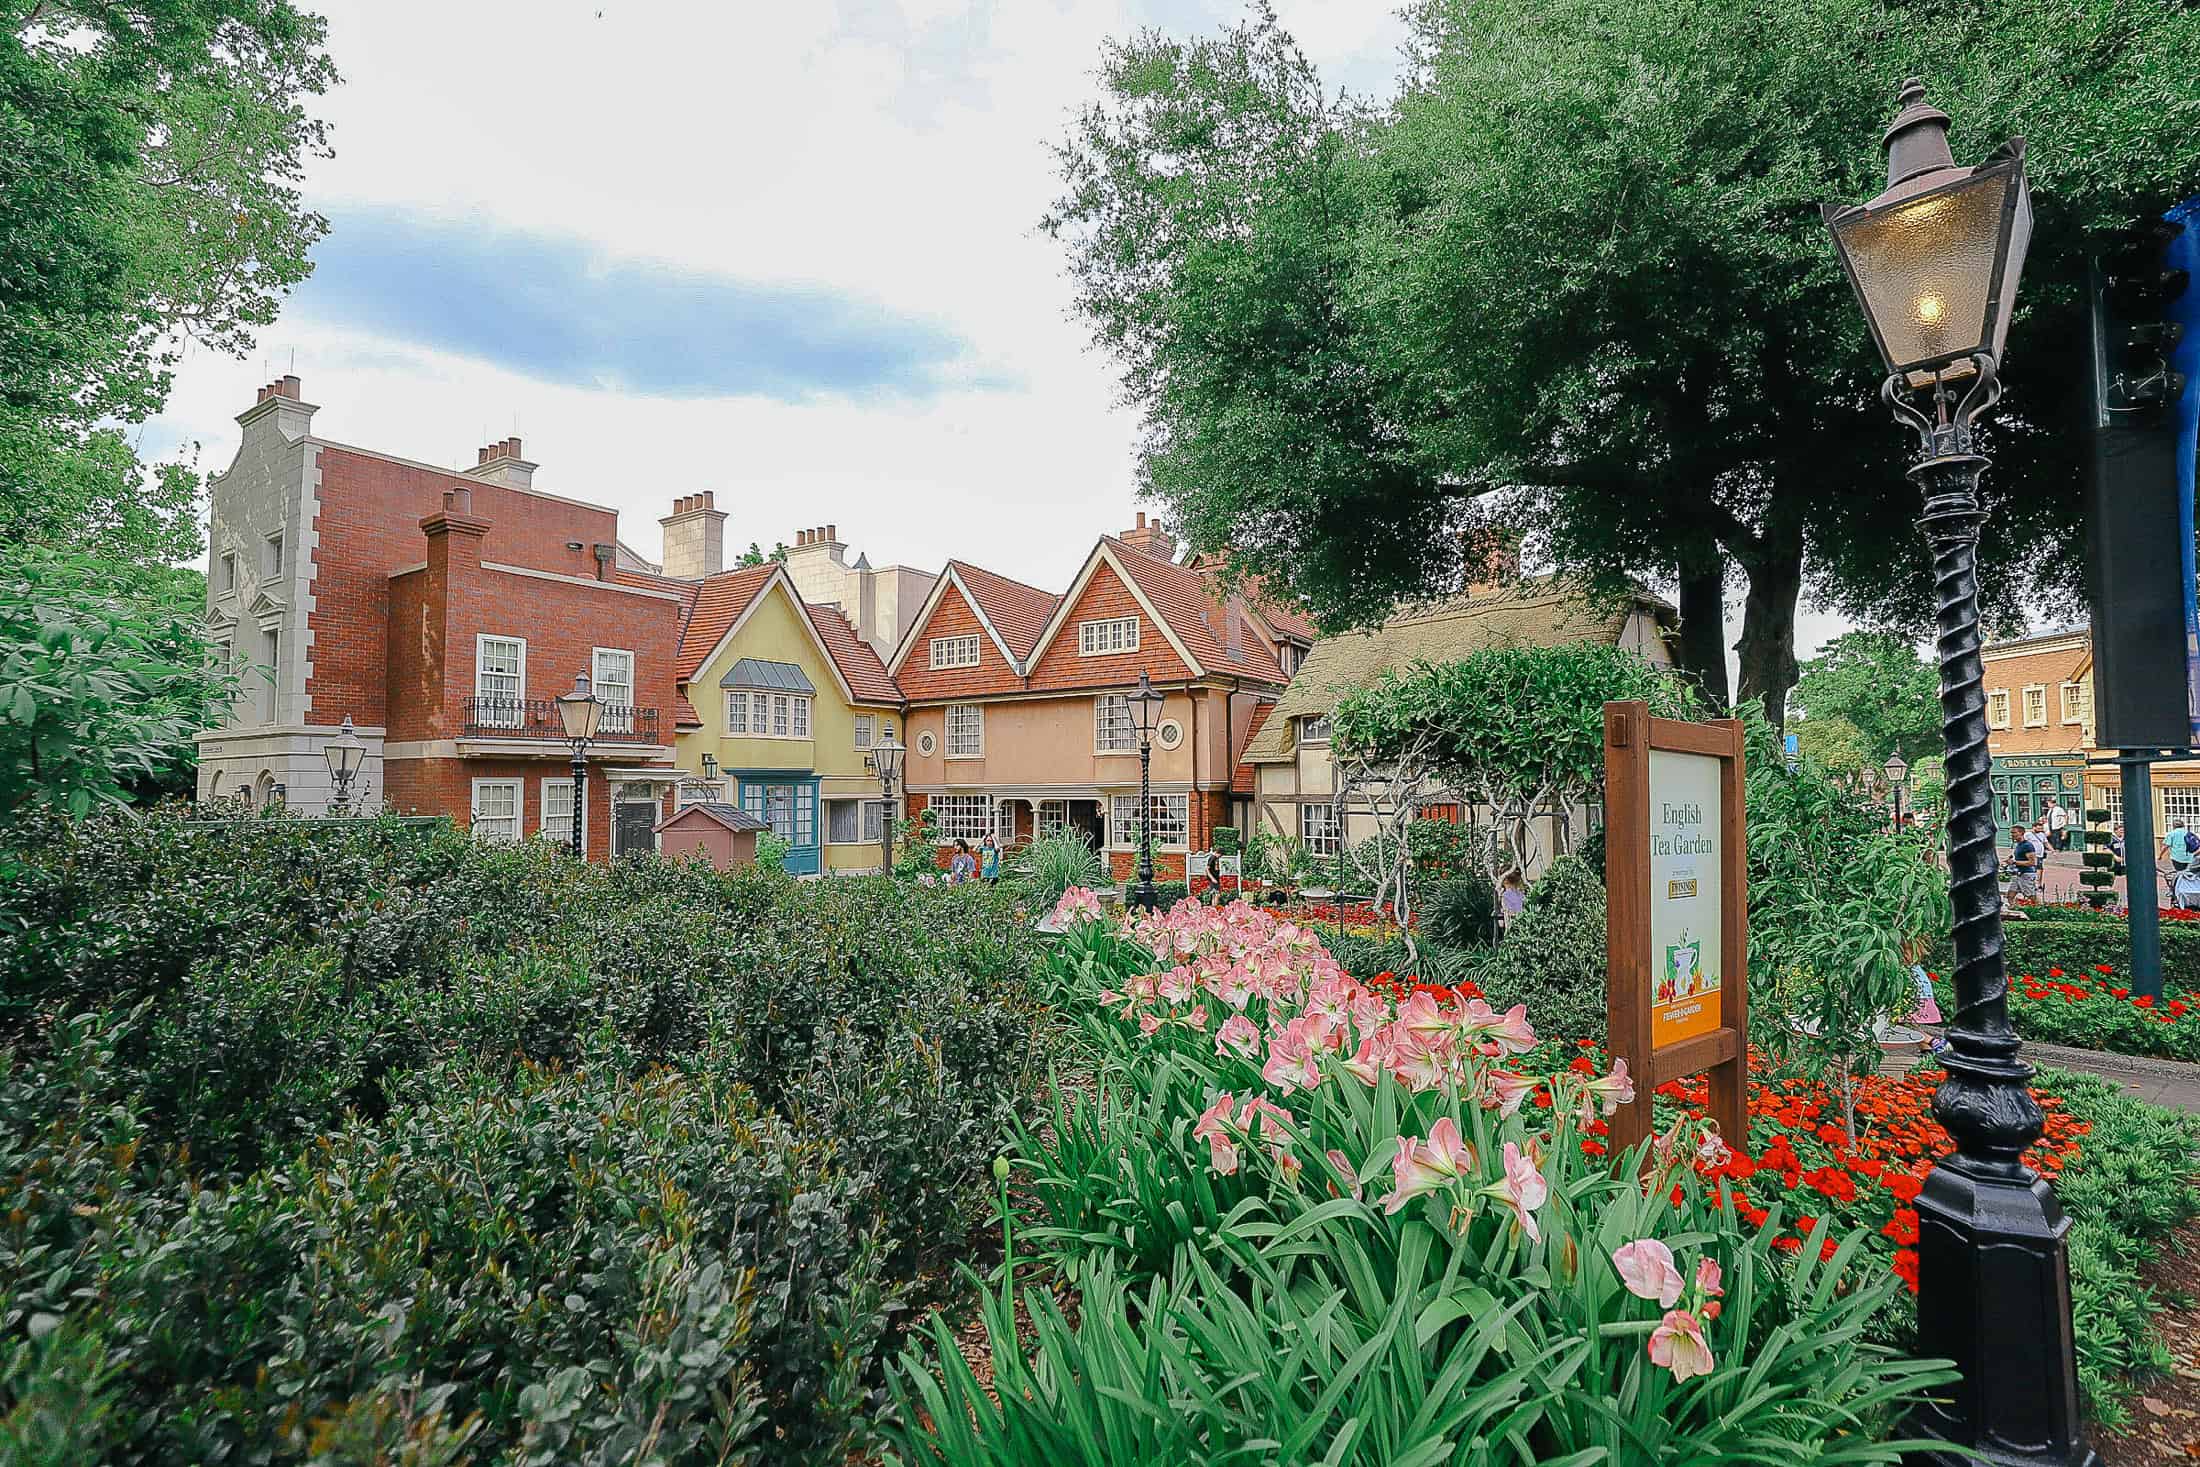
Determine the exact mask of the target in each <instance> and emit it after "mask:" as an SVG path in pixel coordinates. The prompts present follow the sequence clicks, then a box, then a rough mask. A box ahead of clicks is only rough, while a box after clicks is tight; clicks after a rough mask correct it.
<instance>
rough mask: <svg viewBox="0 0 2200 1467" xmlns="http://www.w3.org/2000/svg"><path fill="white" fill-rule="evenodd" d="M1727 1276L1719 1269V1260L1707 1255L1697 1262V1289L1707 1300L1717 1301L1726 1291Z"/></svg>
mask: <svg viewBox="0 0 2200 1467" xmlns="http://www.w3.org/2000/svg"><path fill="white" fill-rule="evenodd" d="M1725 1281H1726V1275H1725V1273H1724V1272H1722V1271H1721V1270H1720V1268H1719V1260H1718V1259H1716V1258H1713V1257H1712V1256H1711V1255H1710V1254H1708V1253H1706V1254H1705V1255H1704V1256H1703V1257H1701V1258H1699V1259H1697V1260H1696V1288H1697V1290H1698V1291H1699V1292H1701V1293H1702V1294H1703V1296H1704V1297H1705V1298H1707V1299H1716V1298H1718V1297H1719V1296H1720V1295H1721V1294H1723V1293H1725V1292H1726V1290H1725V1288H1724V1287H1722V1286H1723V1284H1724V1283H1725Z"/></svg>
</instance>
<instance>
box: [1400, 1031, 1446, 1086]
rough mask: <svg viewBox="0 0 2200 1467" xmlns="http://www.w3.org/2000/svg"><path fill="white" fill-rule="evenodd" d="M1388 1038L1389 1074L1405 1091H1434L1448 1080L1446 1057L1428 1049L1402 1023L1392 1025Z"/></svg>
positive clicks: (1430, 1048) (1438, 1051)
mask: <svg viewBox="0 0 2200 1467" xmlns="http://www.w3.org/2000/svg"><path fill="white" fill-rule="evenodd" d="M1386 1032H1387V1033H1388V1034H1389V1035H1390V1073H1391V1074H1393V1075H1395V1076H1397V1077H1398V1083H1399V1084H1401V1085H1403V1086H1405V1087H1406V1088H1407V1089H1408V1090H1412V1091H1415V1092H1419V1091H1422V1090H1434V1089H1435V1088H1436V1087H1437V1086H1439V1085H1441V1084H1443V1083H1444V1081H1445V1080H1447V1079H1449V1078H1450V1077H1451V1065H1450V1062H1449V1059H1448V1057H1447V1056H1446V1054H1445V1053H1444V1052H1442V1051H1440V1050H1437V1049H1434V1048H1432V1047H1430V1046H1429V1045H1428V1044H1427V1043H1425V1042H1424V1041H1423V1040H1422V1038H1421V1036H1420V1035H1418V1034H1415V1033H1414V1032H1413V1031H1412V1030H1411V1029H1408V1028H1407V1027H1406V1026H1405V1025H1403V1024H1393V1025H1391V1026H1390V1028H1389V1029H1388V1030H1387V1031H1386Z"/></svg>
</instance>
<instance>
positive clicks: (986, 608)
mask: <svg viewBox="0 0 2200 1467" xmlns="http://www.w3.org/2000/svg"><path fill="white" fill-rule="evenodd" d="M947 568H948V569H949V570H951V571H953V572H954V573H955V576H956V578H957V579H958V580H960V581H961V582H962V583H963V585H964V586H965V587H966V588H967V589H968V590H969V592H970V599H971V600H973V601H975V602H977V603H978V610H979V611H980V612H981V613H983V614H984V616H985V619H986V620H987V621H990V622H991V623H993V629H994V630H995V631H997V632H999V633H1000V634H1001V640H1002V641H1004V642H1006V643H1007V644H1008V655H1009V656H1011V657H1013V658H1015V659H1016V660H1017V661H1018V662H1022V661H1023V660H1024V659H1025V658H1027V657H1029V656H1030V655H1031V649H1032V648H1033V647H1035V646H1037V645H1038V644H1039V634H1040V633H1041V632H1043V631H1045V630H1046V625H1047V622H1048V620H1049V619H1050V618H1052V617H1053V615H1054V607H1055V604H1056V603H1057V602H1059V601H1060V600H1061V599H1062V598H1061V597H1059V596H1056V595H1054V594H1053V593H1052V592H1050V591H1042V590H1040V589H1039V588H1038V587H1037V586H1027V585H1025V584H1024V583H1023V582H1022V581H1013V580H1010V579H1009V578H1008V577H1007V576H1004V575H999V574H996V573H995V572H993V571H989V570H986V569H984V568H983V567H981V566H975V565H972V564H970V563H969V562H968V561H965V560H951V561H949V562H948V563H947Z"/></svg>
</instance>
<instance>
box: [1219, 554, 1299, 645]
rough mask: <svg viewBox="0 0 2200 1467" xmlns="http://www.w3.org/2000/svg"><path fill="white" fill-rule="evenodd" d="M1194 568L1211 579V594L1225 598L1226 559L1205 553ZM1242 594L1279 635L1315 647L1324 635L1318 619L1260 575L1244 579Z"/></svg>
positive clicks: (1239, 585)
mask: <svg viewBox="0 0 2200 1467" xmlns="http://www.w3.org/2000/svg"><path fill="white" fill-rule="evenodd" d="M1191 568H1192V569H1193V570H1196V571H1198V572H1199V573H1200V574H1201V575H1202V576H1204V577H1206V578H1207V584H1208V588H1209V589H1208V593H1207V594H1208V595H1209V596H1211V597H1213V598H1214V599H1215V600H1217V601H1220V600H1222V599H1223V583H1222V579H1223V570H1224V562H1223V561H1222V560H1221V559H1220V558H1219V557H1211V556H1201V557H1199V558H1198V559H1196V560H1194V561H1193V562H1192V563H1191ZM1237 589H1238V594H1239V596H1240V597H1241V598H1242V600H1243V601H1244V604H1245V606H1246V608H1247V609H1248V610H1250V611H1251V612H1252V613H1253V615H1255V616H1257V617H1259V618H1260V621H1261V624H1262V625H1263V626H1265V627H1267V628H1268V630H1269V631H1270V632H1271V633H1273V634H1274V635H1275V636H1277V637H1282V638H1287V639H1289V640H1291V641H1293V642H1304V643H1306V644H1307V645H1308V646H1312V645H1313V644H1314V643H1315V642H1316V641H1318V640H1319V639H1320V637H1321V628H1319V627H1317V626H1315V625H1314V619H1313V618H1312V617H1310V616H1308V615H1307V614H1306V613H1305V612H1304V611H1302V610H1300V609H1299V608H1298V607H1297V606H1294V605H1292V604H1291V602H1290V601H1288V600H1287V599H1285V598H1284V597H1281V596H1278V595H1277V594H1276V593H1275V592H1274V591H1272V590H1270V589H1269V587H1268V583H1267V582H1266V581H1265V580H1262V579H1261V578H1259V577H1257V576H1247V577H1242V578H1240V580H1239V582H1238V588H1237Z"/></svg>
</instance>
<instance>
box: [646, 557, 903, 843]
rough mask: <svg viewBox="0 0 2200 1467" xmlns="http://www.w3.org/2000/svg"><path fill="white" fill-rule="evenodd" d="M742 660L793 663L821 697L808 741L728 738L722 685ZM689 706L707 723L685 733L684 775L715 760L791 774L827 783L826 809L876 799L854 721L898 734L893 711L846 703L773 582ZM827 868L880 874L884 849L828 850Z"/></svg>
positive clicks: (693, 689) (697, 683) (827, 662)
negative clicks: (862, 719)
mask: <svg viewBox="0 0 2200 1467" xmlns="http://www.w3.org/2000/svg"><path fill="white" fill-rule="evenodd" d="M744 657H754V658H757V659H759V660H761V661H765V662H791V663H793V664H794V665H795V666H797V667H799V668H801V669H802V671H803V674H804V675H805V676H807V677H808V678H809V680H810V683H811V685H812V686H813V687H815V688H816V689H817V693H816V696H815V697H813V698H812V699H811V700H810V737H808V738H806V739H774V738H755V737H739V738H734V737H728V736H727V734H726V695H725V690H724V689H723V688H721V687H720V686H719V685H718V684H719V680H720V679H721V678H723V677H724V676H725V675H726V672H727V670H728V669H730V668H731V667H732V666H733V665H734V664H735V663H736V662H739V661H740V660H741V659H742V658H744ZM688 701H689V702H690V703H692V704H694V705H695V711H696V713H697V714H698V715H699V716H700V717H701V718H702V721H703V726H702V728H700V729H698V730H693V731H690V732H688V733H684V734H682V735H681V736H680V739H679V745H678V749H679V760H680V767H681V768H682V769H684V770H686V771H687V772H688V773H690V774H698V773H700V771H701V770H702V767H703V755H705V754H711V755H714V756H715V757H716V758H717V760H718V764H719V767H720V768H722V769H786V770H798V771H807V772H810V773H814V774H817V775H819V776H821V778H822V782H821V784H820V786H819V791H818V797H819V800H820V801H821V802H822V801H824V800H836V799H848V798H864V797H868V798H871V799H877V798H879V788H878V779H877V776H875V775H873V774H872V773H871V771H870V770H869V769H867V768H865V767H864V762H863V760H864V756H863V754H862V753H861V752H859V751H858V750H857V748H856V746H855V737H856V735H855V719H856V714H857V713H858V712H863V713H869V714H871V715H872V717H873V719H874V720H891V721H892V723H893V724H894V726H895V727H896V729H897V730H898V729H899V727H900V723H901V714H900V712H899V711H898V710H897V709H895V708H892V707H890V706H886V707H880V706H873V705H870V704H853V705H851V704H850V703H849V702H848V701H847V700H846V699H845V698H843V697H842V696H841V694H840V683H839V681H838V679H837V676H836V674H835V672H834V670H833V663H832V659H831V658H829V657H827V656H826V655H825V651H824V649H823V648H821V647H819V646H818V644H817V639H816V638H815V637H813V636H812V635H811V634H810V629H809V627H808V625H807V624H806V623H805V622H804V620H803V616H802V612H801V611H800V610H799V609H798V608H797V607H796V606H795V604H794V601H793V599H792V598H791V597H790V596H788V594H787V593H786V590H785V588H784V587H782V586H780V585H778V584H777V583H776V582H775V583H774V584H773V585H772V586H771V588H770V589H768V590H767V591H766V592H765V593H764V600H763V601H762V603H761V604H759V605H758V606H756V607H755V608H754V609H752V610H751V611H750V612H749V615H748V617H747V619H746V620H744V621H743V622H742V623H741V629H740V630H739V631H738V632H736V633H735V634H734V636H733V638H732V640H730V641H729V642H728V643H727V644H726V645H725V646H724V647H723V648H720V649H719V651H718V652H717V654H716V655H715V656H713V657H712V658H711V659H710V660H709V661H708V662H706V663H704V664H703V666H702V667H701V668H700V669H699V670H698V671H697V672H696V674H695V676H694V678H693V679H692V680H691V681H690V682H689V683H688ZM728 793H729V794H730V793H731V791H730V790H729V791H728ZM817 818H818V838H819V839H820V840H821V841H822V840H825V839H826V836H827V833H828V826H827V823H826V818H827V817H826V813H825V809H824V807H823V805H822V803H821V804H820V806H819V808H818V816H817ZM858 828H859V829H860V827H858ZM824 861H825V865H826V866H827V867H828V868H832V869H847V868H850V867H863V866H870V867H876V866H877V865H878V864H879V848H878V846H877V844H876V843H874V842H869V841H865V842H861V843H858V844H856V845H848V846H839V845H833V844H831V843H830V842H828V843H827V844H826V845H825V848H824Z"/></svg>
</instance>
